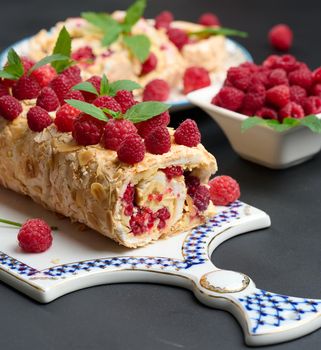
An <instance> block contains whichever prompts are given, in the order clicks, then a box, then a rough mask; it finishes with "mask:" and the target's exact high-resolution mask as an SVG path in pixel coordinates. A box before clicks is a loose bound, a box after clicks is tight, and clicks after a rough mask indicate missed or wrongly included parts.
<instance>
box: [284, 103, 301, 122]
mask: <svg viewBox="0 0 321 350" xmlns="http://www.w3.org/2000/svg"><path fill="white" fill-rule="evenodd" d="M288 117H290V118H295V119H301V118H303V117H304V110H303V108H302V107H301V106H300V105H299V104H297V103H295V102H289V103H287V104H286V105H285V106H284V107H282V108H281V109H280V110H279V120H280V122H282V121H283V119H285V118H288Z"/></svg>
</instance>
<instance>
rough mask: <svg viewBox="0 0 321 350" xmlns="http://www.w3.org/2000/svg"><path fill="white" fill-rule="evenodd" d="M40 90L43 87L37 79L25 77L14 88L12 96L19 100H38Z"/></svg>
mask: <svg viewBox="0 0 321 350" xmlns="http://www.w3.org/2000/svg"><path fill="white" fill-rule="evenodd" d="M40 90H41V87H40V85H39V84H38V82H37V80H36V79H35V78H33V77H31V76H27V75H24V76H22V77H21V78H20V79H18V81H17V83H16V84H15V85H14V86H13V88H12V95H13V96H14V97H15V98H17V99H18V100H30V99H33V98H37V97H38V95H39V93H40Z"/></svg>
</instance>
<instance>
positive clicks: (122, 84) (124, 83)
mask: <svg viewBox="0 0 321 350" xmlns="http://www.w3.org/2000/svg"><path fill="white" fill-rule="evenodd" d="M141 88H142V87H141V85H139V84H138V83H136V82H135V81H132V80H117V81H115V82H113V83H111V84H110V86H109V93H110V95H111V96H115V95H116V93H117V91H120V90H127V91H133V90H137V89H141Z"/></svg>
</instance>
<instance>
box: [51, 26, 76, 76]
mask: <svg viewBox="0 0 321 350" xmlns="http://www.w3.org/2000/svg"><path fill="white" fill-rule="evenodd" d="M53 54H60V55H63V56H66V57H68V59H66V60H62V61H55V62H52V63H51V65H52V67H53V68H54V69H55V70H56V71H57V73H61V72H62V71H63V70H64V69H66V68H67V67H68V66H70V65H71V63H72V61H71V59H70V55H71V37H70V35H69V33H68V31H67V29H66V28H65V27H62V29H61V31H60V33H59V35H58V39H57V41H56V45H55V47H54V50H53Z"/></svg>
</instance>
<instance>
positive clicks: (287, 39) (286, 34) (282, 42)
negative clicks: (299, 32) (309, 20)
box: [268, 24, 293, 51]
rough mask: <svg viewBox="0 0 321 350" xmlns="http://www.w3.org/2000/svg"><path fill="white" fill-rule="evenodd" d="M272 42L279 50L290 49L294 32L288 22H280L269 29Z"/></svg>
mask: <svg viewBox="0 0 321 350" xmlns="http://www.w3.org/2000/svg"><path fill="white" fill-rule="evenodd" d="M268 37H269V41H270V44H271V45H272V46H273V47H274V48H275V49H277V50H280V51H288V50H289V49H290V47H291V46H292V41H293V33H292V30H291V28H290V27H289V26H287V25H286V24H278V25H276V26H274V27H272V29H271V30H270V31H269V35H268Z"/></svg>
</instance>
